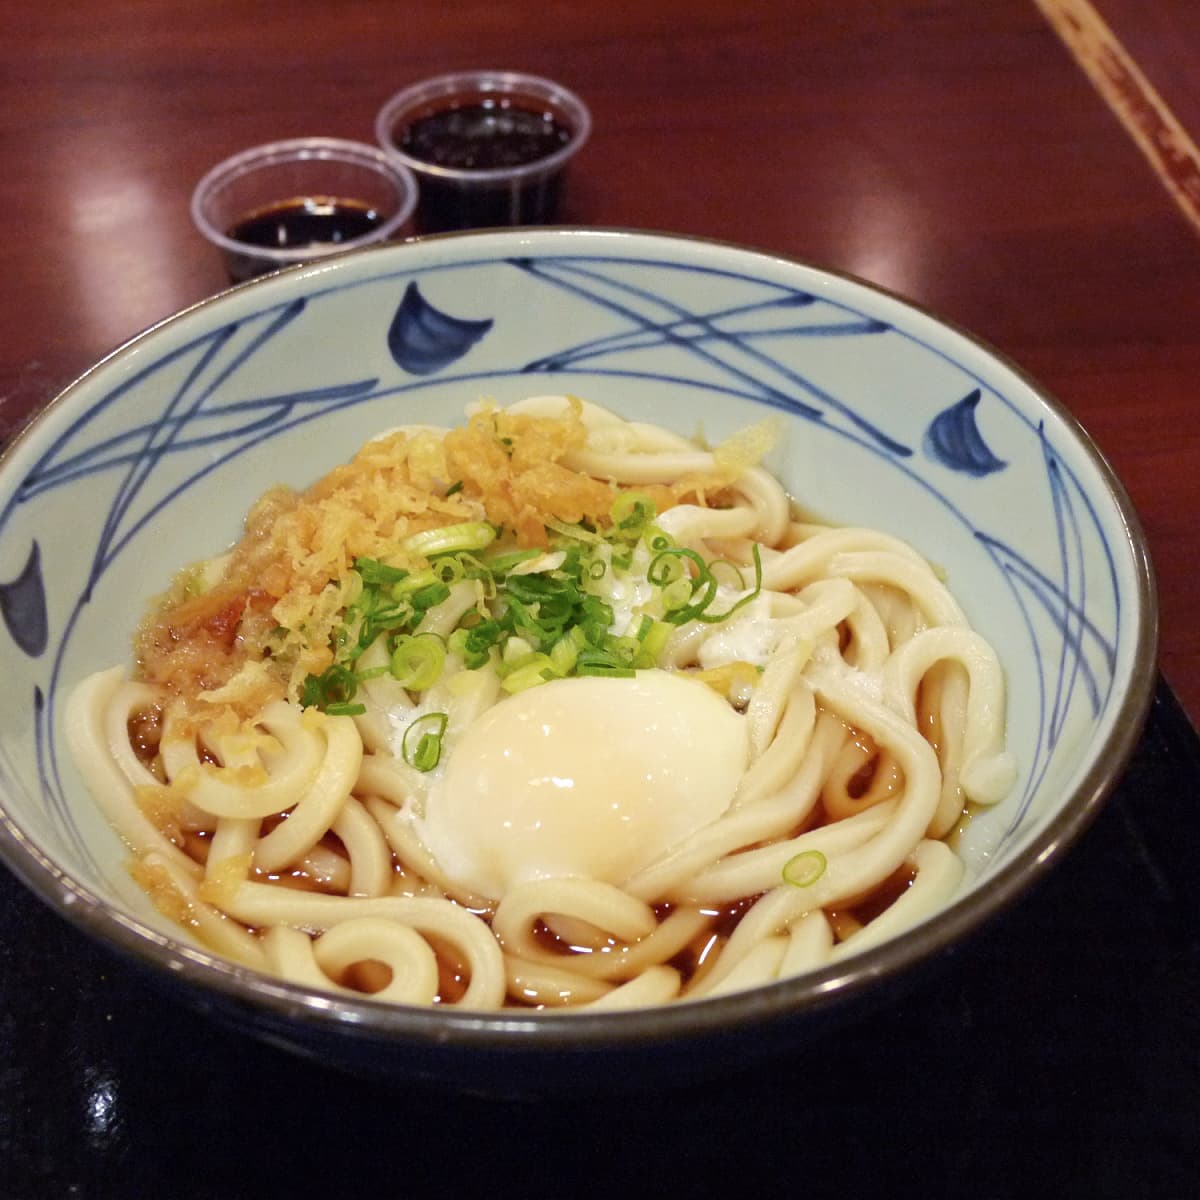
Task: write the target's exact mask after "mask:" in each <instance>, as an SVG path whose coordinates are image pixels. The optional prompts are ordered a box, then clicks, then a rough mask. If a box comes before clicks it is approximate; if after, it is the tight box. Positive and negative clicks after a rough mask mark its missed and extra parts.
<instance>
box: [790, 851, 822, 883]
mask: <svg viewBox="0 0 1200 1200" xmlns="http://www.w3.org/2000/svg"><path fill="white" fill-rule="evenodd" d="M827 865H828V862H827V860H826V858H825V855H823V854H822V853H821V852H820V850H802V851H801V852H800V853H799V854H797V855H795V856H794V857H792V858H789V859H788V860H787V862H785V863H784V864H783V882H784V883H790V884H791V885H792V887H812V885H813V884H814V883H816V882H817V880H818V879H820V878H821V876H822V875H824V874H825V868H826V866H827Z"/></svg>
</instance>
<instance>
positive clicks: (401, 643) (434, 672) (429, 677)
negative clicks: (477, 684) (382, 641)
mask: <svg viewBox="0 0 1200 1200" xmlns="http://www.w3.org/2000/svg"><path fill="white" fill-rule="evenodd" d="M445 665H446V647H445V645H444V644H443V642H442V639H441V638H440V637H438V635H437V634H436V633H418V634H415V635H408V634H405V635H403V636H401V637H399V638H397V639H396V648H395V649H394V650H393V651H392V661H391V667H390V669H391V673H392V677H393V678H394V679H395V680H396V681H397V683H399V684H400V686H401V687H406V688H409V689H411V690H412V691H414V692H423V691H424V690H425V689H426V688H429V687H432V686H433V685H434V684H435V683H436V682H437V681H438V679H439V677H440V676H441V674H442V668H443V667H444V666H445Z"/></svg>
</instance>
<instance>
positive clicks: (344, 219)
mask: <svg viewBox="0 0 1200 1200" xmlns="http://www.w3.org/2000/svg"><path fill="white" fill-rule="evenodd" d="M382 220H383V218H382V217H381V216H380V215H379V213H378V211H377V210H376V209H374V208H372V207H371V205H369V204H366V203H365V202H363V201H362V200H347V199H342V198H340V197H335V196H296V197H294V198H293V199H291V200H282V201H280V202H279V203H277V204H270V205H268V206H267V207H266V208H260V209H256V210H255V211H254V212H250V213H247V214H246V215H245V216H244V217H242V219H241V220H240V221H237V222H236V223H235V224H234V225H233V226H232V228H230V229H229V231H228V235H229V237H231V238H233V240H234V241H235V242H246V243H247V244H249V245H251V246H263V247H266V248H268V249H271V250H299V249H303V248H305V247H307V246H327V245H331V244H332V245H336V244H338V243H340V242H348V241H351V240H352V239H353V238H359V237H362V236H363V234H365V233H370V232H371V230H372V229H374V228H375V227H376V226H377V225H379V224H380V223H381V221H382Z"/></svg>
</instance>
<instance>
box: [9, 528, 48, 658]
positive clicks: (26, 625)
mask: <svg viewBox="0 0 1200 1200" xmlns="http://www.w3.org/2000/svg"><path fill="white" fill-rule="evenodd" d="M0 615H3V617H4V624H5V625H6V626H7V627H8V632H9V633H10V634H11V635H12V640H13V641H14V642H16V643H17V645H18V646H19V647H20V648H21V649H22V650H23V651H24V652H25V653H26V654H28V655H29V657H30V658H38V657H39V656H40V655H41V654H43V653H44V652H45V649H46V645H47V643H48V642H49V640H50V621H49V618H48V617H47V615H46V585H45V584H44V583H43V582H42V551H41V548H40V547H39V546H38V544H37V542H36V541H35V542H34V543H33V547H32V549H31V550H30V551H29V557H28V558H27V559H26V560H25V565H24V566H23V567H22V568H21V573H20V574H19V575H18V576H17V577H16V579H14V580H13V581H12V582H11V583H0Z"/></svg>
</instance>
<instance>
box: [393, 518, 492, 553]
mask: <svg viewBox="0 0 1200 1200" xmlns="http://www.w3.org/2000/svg"><path fill="white" fill-rule="evenodd" d="M495 540H496V527H495V526H494V525H489V524H488V523H487V522H486V521H462V522H460V523H459V524H457V525H443V526H442V527H441V528H440V529H425V530H422V531H421V532H420V533H414V534H413V535H412V536H411V537H407V538H405V539H404V541H402V542H401V543H400V548H401V549H402V550H405V551H406V552H407V553H409V554H420V555H423V556H424V557H425V558H432V557H433V556H434V555H435V554H456V553H458V552H459V551H460V550H482V549H483V548H484V547H485V546H490V545H491V544H492V543H493V542H494V541H495Z"/></svg>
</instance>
